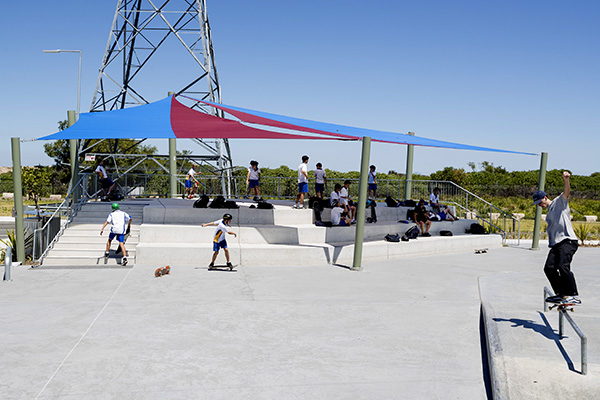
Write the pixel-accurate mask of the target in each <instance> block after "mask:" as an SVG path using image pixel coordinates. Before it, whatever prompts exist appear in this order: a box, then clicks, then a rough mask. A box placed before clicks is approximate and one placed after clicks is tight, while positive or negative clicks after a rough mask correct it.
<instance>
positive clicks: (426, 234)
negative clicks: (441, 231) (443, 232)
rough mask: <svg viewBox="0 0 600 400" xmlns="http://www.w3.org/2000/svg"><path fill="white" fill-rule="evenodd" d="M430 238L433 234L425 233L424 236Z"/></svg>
mask: <svg viewBox="0 0 600 400" xmlns="http://www.w3.org/2000/svg"><path fill="white" fill-rule="evenodd" d="M430 236H431V234H430V233H429V232H425V233H424V234H423V237H430Z"/></svg>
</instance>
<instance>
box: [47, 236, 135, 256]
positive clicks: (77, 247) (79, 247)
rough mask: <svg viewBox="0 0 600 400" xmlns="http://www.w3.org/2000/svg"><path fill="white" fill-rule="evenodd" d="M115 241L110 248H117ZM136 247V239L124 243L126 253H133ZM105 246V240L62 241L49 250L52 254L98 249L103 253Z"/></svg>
mask: <svg viewBox="0 0 600 400" xmlns="http://www.w3.org/2000/svg"><path fill="white" fill-rule="evenodd" d="M117 243H118V242H117V241H116V240H113V242H112V244H111V246H112V247H115V248H116V246H117ZM137 245H138V240H137V238H131V237H130V238H129V239H128V240H127V242H125V247H126V248H127V250H128V251H135V246H137ZM105 246H106V240H103V241H101V242H62V241H60V240H59V241H58V243H56V244H55V245H54V247H53V248H52V249H51V250H50V252H54V251H57V250H61V251H63V250H64V251H81V252H86V251H98V249H101V250H103V251H104V248H105Z"/></svg>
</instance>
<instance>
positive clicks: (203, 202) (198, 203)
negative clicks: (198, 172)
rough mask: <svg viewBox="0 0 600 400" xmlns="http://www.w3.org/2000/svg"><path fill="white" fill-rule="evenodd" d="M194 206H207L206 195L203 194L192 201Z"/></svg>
mask: <svg viewBox="0 0 600 400" xmlns="http://www.w3.org/2000/svg"><path fill="white" fill-rule="evenodd" d="M193 207H194V208H207V207H208V196H207V195H205V194H203V195H202V196H200V198H199V199H198V200H196V201H195V202H194V206H193Z"/></svg>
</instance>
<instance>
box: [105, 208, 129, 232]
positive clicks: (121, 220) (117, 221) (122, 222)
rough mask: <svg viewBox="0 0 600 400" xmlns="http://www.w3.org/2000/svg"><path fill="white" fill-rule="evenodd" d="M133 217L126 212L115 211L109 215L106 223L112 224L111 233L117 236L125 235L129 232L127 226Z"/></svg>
mask: <svg viewBox="0 0 600 400" xmlns="http://www.w3.org/2000/svg"><path fill="white" fill-rule="evenodd" d="M130 219H131V217H130V216H129V214H127V213H126V212H123V211H121V210H115V211H113V212H111V213H110V214H108V218H106V222H108V223H109V224H110V231H111V232H112V233H115V234H117V235H121V234H124V233H125V231H126V230H127V224H128V222H129V220H130Z"/></svg>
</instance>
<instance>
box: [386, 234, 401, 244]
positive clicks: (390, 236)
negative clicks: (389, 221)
mask: <svg viewBox="0 0 600 400" xmlns="http://www.w3.org/2000/svg"><path fill="white" fill-rule="evenodd" d="M384 239H385V240H386V242H399V241H400V235H399V234H397V233H394V234H391V233H388V234H387V235H385V237H384Z"/></svg>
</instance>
